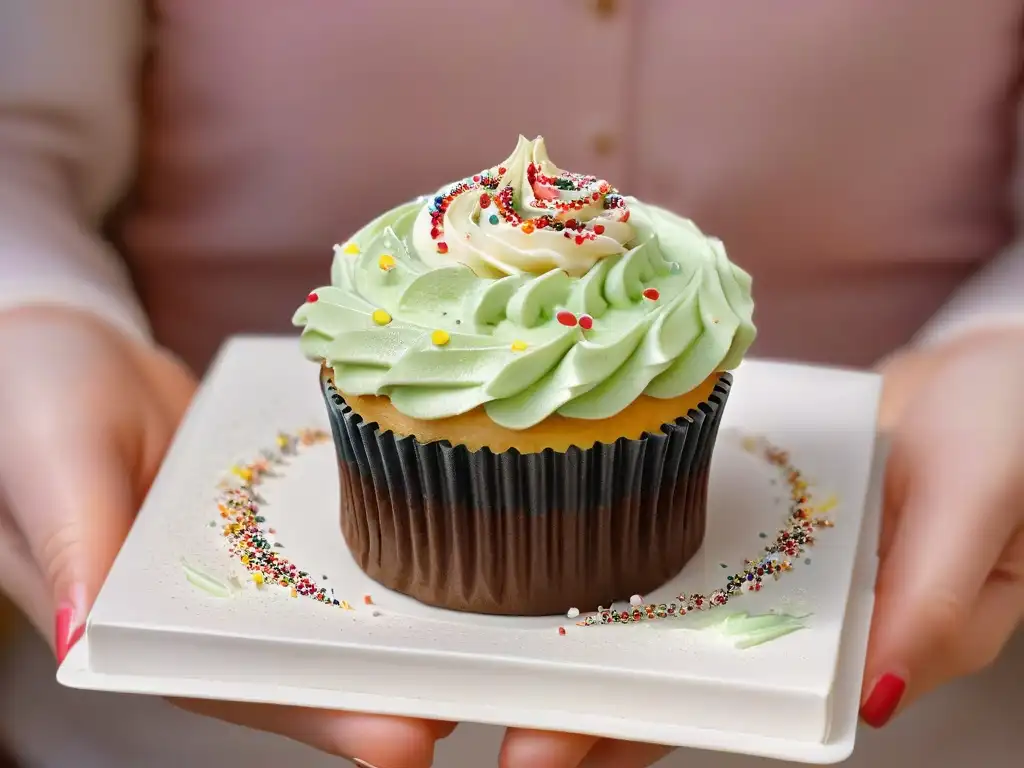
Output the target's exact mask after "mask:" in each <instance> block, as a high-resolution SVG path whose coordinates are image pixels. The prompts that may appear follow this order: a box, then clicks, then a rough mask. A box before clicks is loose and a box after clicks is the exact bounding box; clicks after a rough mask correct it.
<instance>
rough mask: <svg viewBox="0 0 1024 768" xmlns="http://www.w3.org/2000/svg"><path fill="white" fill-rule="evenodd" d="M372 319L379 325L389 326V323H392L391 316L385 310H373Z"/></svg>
mask: <svg viewBox="0 0 1024 768" xmlns="http://www.w3.org/2000/svg"><path fill="white" fill-rule="evenodd" d="M371 317H372V318H373V322H375V323H376V324H377V325H387V324H388V323H390V322H391V315H389V314H388V313H387V312H386V311H385V310H383V309H375V310H373V314H372V315H371Z"/></svg>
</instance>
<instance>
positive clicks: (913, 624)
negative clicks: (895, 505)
mask: <svg viewBox="0 0 1024 768" xmlns="http://www.w3.org/2000/svg"><path fill="white" fill-rule="evenodd" d="M894 450H908V451H911V450H912V452H913V455H914V456H915V458H916V459H917V460H916V461H915V462H914V464H913V465H912V466H913V468H912V470H910V475H909V481H908V486H907V497H906V503H905V505H904V508H903V510H902V513H901V514H900V516H899V522H898V527H897V530H896V532H895V534H894V536H893V540H892V544H891V547H890V549H889V552H888V553H887V556H886V557H885V559H884V560H883V562H882V564H881V568H880V571H879V578H878V587H877V590H876V604H875V616H874V621H873V623H872V636H871V641H870V643H869V651H868V663H867V668H866V672H865V681H866V682H867V683H868V686H867V691H866V692H867V693H868V694H869V695H868V697H867V698H866V699H865V707H866V708H867V710H868V714H869V718H870V719H869V722H871V721H872V720H873V721H875V723H880V722H884V721H887V720H888V718H889V717H890V716H891V715H892V713H893V712H894V711H895V708H896V706H897V705H898V703H899V700H900V699H901V698H902V697H903V695H904V693H905V692H906V685H907V681H908V676H913V675H914V674H915V671H916V668H917V667H919V666H920V665H921V664H922V663H923V661H924V660H926V659H927V657H928V655H929V652H930V650H931V649H932V648H934V647H935V646H936V645H938V644H940V643H941V642H943V641H944V640H945V639H946V638H949V637H951V636H952V634H953V633H954V632H955V631H956V629H957V627H958V625H959V623H960V622H961V621H962V620H963V617H964V616H967V615H969V614H970V612H971V610H972V607H973V605H974V602H975V600H976V599H977V597H978V595H979V594H980V592H981V588H982V586H983V585H984V584H985V582H986V580H987V578H988V575H989V573H990V572H991V571H992V569H993V567H994V565H995V564H996V561H997V559H998V558H999V555H1000V553H1001V550H1002V548H1003V547H1004V546H1005V543H1006V542H1007V541H1008V540H1009V538H1010V535H1011V533H1012V531H1013V527H1014V519H1013V515H1012V513H1011V509H1012V507H1011V506H1010V505H1011V504H1012V498H1011V497H1010V494H1011V493H1012V489H1010V488H1008V487H1007V478H1012V477H1014V472H1013V470H1012V467H1008V466H1004V465H1003V462H1001V461H1000V459H999V457H994V456H991V455H990V454H987V453H986V452H983V451H952V450H948V449H947V448H946V447H945V444H943V443H938V444H933V445H920V444H918V445H913V444H911V445H894ZM964 478H970V479H971V482H967V481H965V480H964ZM880 700H884V701H882V703H881V704H880V703H879V701H880ZM883 704H884V706H883ZM869 705H870V706H869Z"/></svg>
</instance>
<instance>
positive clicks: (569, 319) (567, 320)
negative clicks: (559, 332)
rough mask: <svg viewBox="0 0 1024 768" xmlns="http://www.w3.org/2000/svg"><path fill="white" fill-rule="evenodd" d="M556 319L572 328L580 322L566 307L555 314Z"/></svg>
mask: <svg viewBox="0 0 1024 768" xmlns="http://www.w3.org/2000/svg"><path fill="white" fill-rule="evenodd" d="M555 319H556V320H557V321H558V322H560V323H561V324H562V325H567V326H569V327H570V328H572V327H574V326H575V325H576V323H577V322H578V320H577V319H576V315H574V314H573V313H572V312H569V311H568V310H565V309H563V310H562V311H561V312H559V313H558V314H557V315H555Z"/></svg>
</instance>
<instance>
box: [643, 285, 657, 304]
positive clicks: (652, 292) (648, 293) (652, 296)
mask: <svg viewBox="0 0 1024 768" xmlns="http://www.w3.org/2000/svg"><path fill="white" fill-rule="evenodd" d="M644 298H645V299H647V300H648V301H657V300H658V299H660V298H661V293H660V292H659V291H658V289H657V288H644Z"/></svg>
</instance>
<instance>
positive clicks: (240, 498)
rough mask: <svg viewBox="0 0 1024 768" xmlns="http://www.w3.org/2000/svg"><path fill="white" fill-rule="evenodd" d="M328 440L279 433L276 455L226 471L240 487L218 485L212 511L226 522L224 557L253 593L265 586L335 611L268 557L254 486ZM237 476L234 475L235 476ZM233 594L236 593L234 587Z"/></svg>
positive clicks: (308, 433) (286, 565)
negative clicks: (244, 575) (243, 573)
mask: <svg viewBox="0 0 1024 768" xmlns="http://www.w3.org/2000/svg"><path fill="white" fill-rule="evenodd" d="M328 440H330V434H329V433H327V432H324V431H323V430H313V429H307V430H301V431H300V432H298V433H297V434H287V433H280V434H278V436H277V448H278V452H273V451H264V452H263V454H262V457H261V458H260V459H258V460H256V461H254V462H252V463H251V464H246V465H242V466H237V467H233V468H232V473H233V474H234V475H235V476H236V477H239V478H240V479H241V478H245V479H244V480H243V481H242V485H240V486H239V485H237V484H234V483H222V484H221V486H220V495H219V496H218V498H217V502H216V503H217V508H218V510H220V512H221V516H222V517H223V518H226V524H225V525H224V528H223V536H224V538H225V539H226V540H227V545H228V552H229V553H230V554H231V555H233V556H234V557H236V558H237V559H238V561H239V562H240V563H241V564H242V565H243V566H245V569H246V570H247V571H249V574H250V576H249V578H250V580H251V581H252V582H253V583H254V584H256V586H257V587H259V588H262V587H263V586H265V585H271V586H280V587H284V588H286V589H288V592H289V594H290V595H291V596H292V597H298V596H299V595H302V596H304V597H310V598H312V599H314V600H316V601H317V602H320V603H324V604H327V605H333V606H338V605H339V603H338V601H337V600H334V599H333V598H332V597H331V596H330V595H329V594H328V592H327V590H325V589H323V588H322V587H318V586H317V585H316V583H315V582H313V581H312V580H311V579H310V578H309V574H308V573H306V572H305V571H301V570H299V569H298V568H297V567H296V566H295V564H294V563H291V562H289V561H288V560H287V559H286V558H284V557H282V556H281V555H280V554H279V553H277V552H275V551H274V546H275V545H271V543H270V540H269V539H268V538H267V537H268V535H269V534H270V529H269V528H264V527H263V524H264V523H265V522H266V518H265V517H264V516H263V515H262V514H260V505H261V504H263V503H264V502H263V501H262V499H261V497H260V495H259V493H258V492H257V490H256V488H257V486H258V485H259V484H260V483H261V482H262V481H263V479H264V478H266V477H274V476H275V474H274V470H273V467H275V466H279V465H282V464H284V462H285V457H287V456H293V455H295V454H296V453H297V451H298V449H299V447H306V446H312V445H317V444H320V443H323V442H326V441H328ZM236 470H237V471H236ZM238 588H241V584H240V583H239V585H238Z"/></svg>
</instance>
